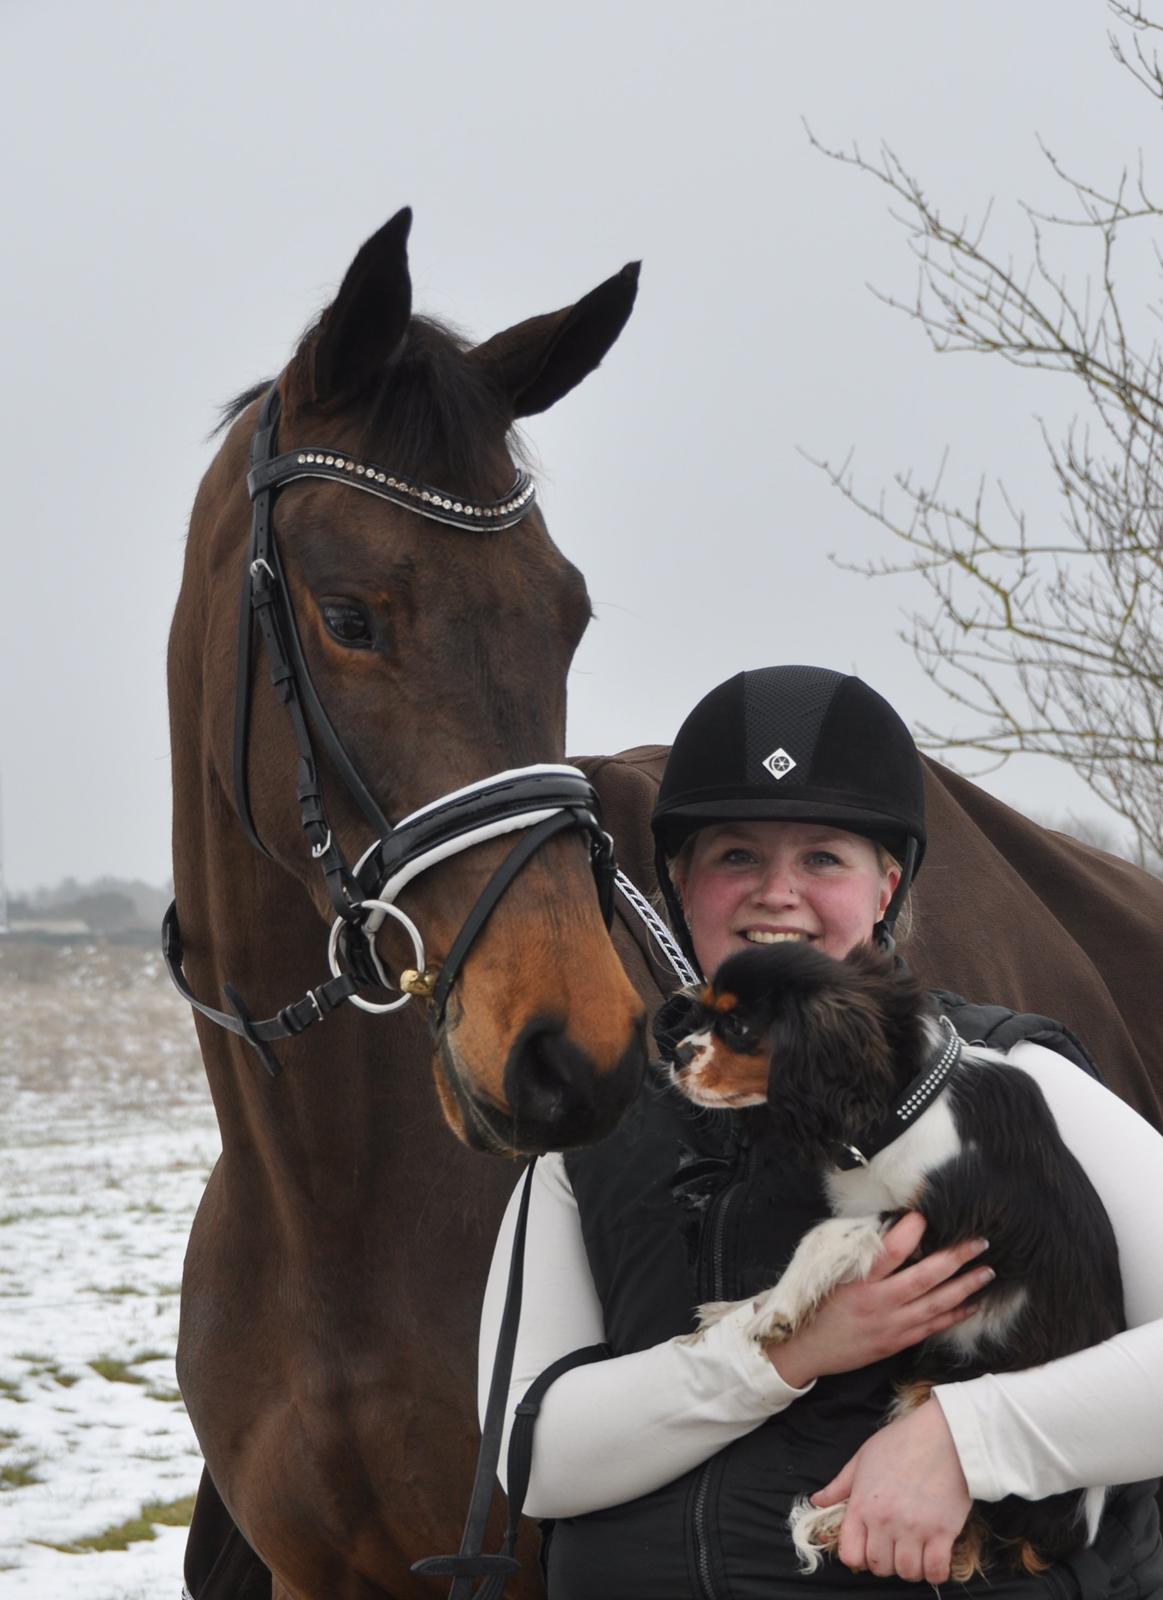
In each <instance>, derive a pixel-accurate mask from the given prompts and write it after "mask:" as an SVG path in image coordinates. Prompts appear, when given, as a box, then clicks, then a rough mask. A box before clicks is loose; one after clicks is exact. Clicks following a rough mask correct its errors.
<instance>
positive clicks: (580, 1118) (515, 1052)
mask: <svg viewBox="0 0 1163 1600" xmlns="http://www.w3.org/2000/svg"><path fill="white" fill-rule="evenodd" d="M643 1059H644V1052H643V1048H642V1038H641V1026H639V1028H638V1029H636V1031H635V1037H634V1040H633V1042H632V1043H631V1045H630V1047H629V1048H628V1049H627V1051H626V1052H625V1054H624V1055H623V1056H622V1058H621V1060H620V1061H618V1062H616V1063H615V1064H614V1066H613V1067H612V1068H611V1069H610V1070H608V1071H607V1072H604V1073H599V1072H598V1071H597V1068H596V1067H595V1064H594V1062H593V1060H592V1059H591V1058H590V1056H589V1055H588V1054H587V1052H586V1051H584V1050H582V1049H581V1048H580V1047H579V1046H578V1045H576V1044H575V1043H574V1042H573V1041H572V1040H571V1039H570V1038H569V1037H568V1036H567V1034H566V1029H565V1023H564V1022H563V1021H562V1020H560V1019H559V1018H557V1017H552V1016H549V1017H535V1018H534V1019H533V1020H532V1021H531V1022H530V1023H528V1024H527V1025H526V1026H525V1028H523V1029H522V1031H521V1033H520V1034H519V1036H518V1037H517V1039H516V1041H515V1042H514V1044H513V1048H512V1049H511V1051H510V1052H509V1059H508V1061H507V1062H506V1063H505V1074H504V1091H505V1098H506V1100H507V1101H508V1104H509V1107H510V1110H511V1113H512V1118H513V1130H514V1134H515V1135H516V1143H517V1144H518V1146H519V1147H520V1148H530V1149H532V1148H541V1149H547V1150H562V1149H567V1148H568V1147H569V1146H571V1145H574V1144H579V1143H586V1142H589V1141H591V1140H593V1139H600V1138H601V1137H602V1136H603V1135H604V1134H606V1133H608V1132H609V1131H610V1129H611V1128H612V1127H613V1126H614V1123H615V1122H616V1121H617V1120H618V1117H619V1116H620V1115H621V1113H622V1111H623V1110H624V1109H625V1107H626V1105H627V1104H628V1103H629V1101H630V1100H631V1099H633V1097H634V1094H635V1093H636V1092H637V1089H638V1085H639V1082H640V1080H641V1076H642V1065H643Z"/></svg>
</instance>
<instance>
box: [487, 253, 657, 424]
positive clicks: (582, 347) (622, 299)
mask: <svg viewBox="0 0 1163 1600" xmlns="http://www.w3.org/2000/svg"><path fill="white" fill-rule="evenodd" d="M640 266H641V263H640V262H638V261H631V262H629V263H628V264H627V265H626V266H624V267H623V268H622V270H621V272H618V273H615V275H614V276H613V277H612V278H607V279H606V281H605V283H600V284H599V285H598V287H597V288H596V289H592V290H591V291H590V293H589V294H587V295H586V296H585V297H584V299H581V300H579V301H578V302H577V304H576V305H573V306H566V307H565V309H564V310H562V311H551V312H549V313H547V314H546V315H545V316H543V317H530V318H529V320H528V321H527V322H519V323H517V325H516V327H513V328H506V330H505V332H504V333H498V334H495V335H494V336H493V338H491V339H489V340H487V341H486V342H485V343H484V344H481V345H478V346H477V347H476V349H475V350H473V351H472V353H471V356H470V359H471V360H472V361H473V362H474V363H475V364H478V365H479V366H481V367H483V368H484V369H486V370H487V372H488V374H489V377H490V379H491V381H492V382H493V383H494V384H495V385H496V387H497V388H499V389H500V390H501V392H502V393H503V394H504V395H506V396H507V397H508V400H509V403H510V405H511V407H512V413H513V416H514V417H529V416H533V415H535V414H536V413H537V412H538V411H547V410H548V409H549V407H550V406H551V405H553V403H554V402H555V401H557V400H560V399H561V397H562V395H563V394H568V393H569V391H570V390H571V389H572V388H574V387H575V385H577V384H579V383H580V382H581V381H582V379H583V378H585V377H587V376H588V375H589V374H590V373H591V372H592V371H593V370H594V368H595V367H596V366H597V365H598V364H599V363H600V362H601V360H602V357H603V356H604V355H605V353H606V351H607V350H608V349H609V348H610V346H611V345H612V344H613V342H614V340H615V339H616V338H617V337H618V335H619V334H620V333H621V331H622V329H623V328H624V327H625V326H626V319H627V318H628V317H629V315H630V312H631V311H632V310H633V308H634V297H635V295H636V294H637V293H638V271H639V268H640Z"/></svg>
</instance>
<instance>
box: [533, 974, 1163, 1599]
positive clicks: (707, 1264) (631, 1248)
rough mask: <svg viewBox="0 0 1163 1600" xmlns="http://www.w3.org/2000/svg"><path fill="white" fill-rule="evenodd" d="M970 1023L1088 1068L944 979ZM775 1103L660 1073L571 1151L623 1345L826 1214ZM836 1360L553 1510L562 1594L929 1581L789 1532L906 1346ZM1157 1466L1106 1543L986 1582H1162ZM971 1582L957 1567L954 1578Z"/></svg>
mask: <svg viewBox="0 0 1163 1600" xmlns="http://www.w3.org/2000/svg"><path fill="white" fill-rule="evenodd" d="M935 997H936V998H937V1000H938V1002H939V1004H940V1005H941V1007H942V1009H943V1010H944V1011H945V1012H946V1013H947V1014H948V1015H949V1016H950V1018H951V1020H952V1021H953V1023H954V1025H955V1026H956V1027H957V1029H958V1032H959V1033H960V1034H961V1035H962V1037H963V1038H968V1039H972V1040H981V1041H985V1042H988V1043H991V1044H994V1045H995V1047H997V1048H1001V1049H1007V1048H1009V1046H1010V1045H1012V1044H1014V1043H1016V1042H1017V1040H1019V1039H1027V1038H1033V1039H1036V1040H1037V1041H1038V1042H1039V1043H1044V1044H1046V1045H1048V1046H1049V1047H1050V1048H1051V1049H1055V1050H1058V1051H1059V1052H1060V1053H1062V1054H1064V1055H1066V1056H1067V1057H1068V1058H1069V1059H1071V1060H1073V1061H1075V1062H1076V1063H1077V1064H1078V1065H1079V1066H1081V1067H1083V1068H1084V1069H1085V1070H1087V1071H1090V1072H1092V1073H1093V1072H1094V1066H1093V1063H1092V1062H1091V1061H1090V1058H1089V1057H1088V1056H1087V1054H1086V1052H1085V1050H1084V1049H1083V1047H1082V1046H1081V1045H1080V1044H1079V1043H1078V1041H1077V1040H1076V1039H1074V1038H1073V1036H1068V1035H1066V1034H1065V1033H1064V1032H1063V1030H1062V1029H1061V1028H1060V1027H1059V1025H1058V1024H1056V1023H1054V1022H1052V1021H1050V1020H1049V1019H1048V1018H1044V1017H1028V1016H1015V1015H1014V1013H1012V1012H1010V1011H1007V1010H1005V1009H1004V1008H1003V1007H980V1006H969V1005H967V1004H966V1002H964V1001H962V1000H961V999H960V998H959V997H958V996H954V995H948V994H945V993H944V992H941V991H935ZM766 1115H767V1114H766V1111H765V1110H764V1109H763V1108H760V1109H758V1110H756V1111H744V1112H739V1113H729V1112H721V1113H710V1114H708V1113H707V1112H704V1111H699V1110H698V1109H696V1108H695V1107H693V1106H691V1105H690V1104H689V1103H688V1102H687V1101H686V1100H684V1099H682V1098H681V1097H680V1096H679V1095H677V1094H676V1093H674V1092H673V1091H672V1090H671V1089H669V1088H668V1087H667V1086H666V1085H665V1084H664V1083H663V1082H662V1081H661V1079H660V1078H656V1077H648V1080H647V1084H646V1087H645V1089H644V1091H643V1094H642V1095H641V1097H640V1098H639V1100H638V1102H637V1104H636V1105H635V1106H634V1107H633V1108H632V1110H631V1111H630V1112H629V1113H628V1114H627V1116H626V1117H625V1118H624V1120H623V1121H622V1123H621V1124H620V1126H619V1127H618V1128H617V1130H616V1131H615V1132H614V1133H613V1134H612V1135H611V1136H610V1137H609V1138H608V1139H606V1140H604V1141H603V1142H602V1143H601V1144H599V1145H595V1146H592V1147H590V1148H588V1149H582V1150H576V1151H571V1152H570V1153H569V1154H567V1156H566V1158H565V1162H566V1169H567V1171H568V1173H569V1177H570V1181H571V1183H572V1185H573V1189H574V1193H575V1195H576V1196H577V1203H578V1210H579V1214H580V1217H581V1226H582V1232H583V1235H584V1239H585V1245H586V1251H587V1255H588V1259H589V1265H590V1270H591V1272H592V1273H593V1278H594V1283H595V1286H596V1288H597V1291H598V1294H599V1297H600V1299H601V1302H602V1306H603V1309H604V1314H605V1323H606V1338H607V1341H608V1343H609V1345H610V1348H611V1351H612V1352H613V1354H615V1355H625V1354H629V1353H630V1352H632V1351H635V1350H642V1349H645V1348H647V1347H648V1346H650V1345H653V1344H657V1343H659V1342H661V1341H662V1340H665V1339H670V1338H672V1337H673V1336H674V1335H676V1334H682V1333H688V1332H690V1330H691V1327H692V1325H693V1324H692V1317H691V1308H692V1307H693V1306H696V1305H698V1304H700V1303H701V1302H702V1301H704V1300H721V1299H728V1300H734V1299H741V1298H743V1297H744V1296H746V1295H750V1294H755V1293H758V1292H759V1291H760V1290H762V1289H764V1288H766V1287H768V1286H769V1285H770V1284H771V1283H773V1282H774V1281H775V1279H776V1278H777V1277H778V1276H779V1274H780V1272H781V1271H782V1269H783V1267H784V1265H785V1264H786V1263H787V1261H788V1260H789V1258H790V1257H791V1254H792V1252H793V1251H794V1249H795V1246H796V1244H797V1242H798V1241H799V1239H800V1237H801V1236H802V1234H803V1233H804V1232H805V1231H806V1229H807V1228H809V1227H810V1226H811V1225H812V1224H813V1223H815V1222H817V1221H819V1220H820V1219H821V1218H823V1217H825V1216H827V1215H828V1208H827V1205H826V1203H825V1200H824V1196H823V1193H822V1190H821V1187H820V1183H819V1179H818V1178H817V1177H816V1175H815V1174H814V1173H813V1172H809V1171H805V1170H797V1169H795V1168H794V1167H792V1166H790V1165H789V1163H788V1160H787V1156H786V1153H784V1152H783V1151H780V1150H778V1149H777V1148H776V1146H775V1145H774V1144H773V1143H772V1142H771V1140H770V1138H769V1136H768V1133H767V1123H766ZM903 1359H905V1358H901V1357H898V1358H895V1359H894V1360H893V1361H887V1362H880V1363H878V1364H877V1365H875V1366H871V1367H866V1368H864V1369H863V1370H861V1371H859V1372H852V1373H844V1374H841V1375H839V1376H836V1377H831V1378H823V1379H821V1380H820V1381H819V1382H818V1383H817V1384H816V1385H815V1387H814V1388H813V1389H812V1390H811V1391H810V1392H809V1393H808V1394H806V1395H804V1396H803V1397H802V1398H800V1399H798V1400H796V1402H795V1403H794V1405H792V1406H790V1407H789V1408H788V1409H787V1410H786V1411H784V1412H782V1413H781V1414H780V1415H778V1416H775V1417H772V1418H770V1419H769V1420H768V1421H767V1422H765V1423H763V1424H762V1425H761V1426H760V1427H758V1428H756V1429H755V1430H754V1431H753V1432H752V1433H749V1434H747V1435H746V1436H745V1437H743V1438H741V1439H738V1440H736V1441H735V1443H734V1444H732V1445H730V1446H728V1447H727V1448H726V1449H725V1450H721V1451H720V1452H719V1453H718V1454H717V1455H715V1456H713V1457H712V1458H711V1459H710V1460H709V1461H707V1462H705V1463H703V1465H702V1466H700V1467H698V1468H696V1469H695V1470H694V1471H692V1472H690V1473H687V1474H686V1475H685V1476H684V1477H682V1478H679V1479H677V1480H676V1481H675V1482H673V1483H669V1484H666V1485H664V1487H663V1488H661V1489H658V1490H656V1491H655V1492H654V1493H653V1494H648V1495H644V1496H642V1497H641V1498H640V1499H638V1500H634V1501H630V1502H629V1503H627V1504H625V1505H620V1506H615V1507H613V1508H611V1509H610V1510H608V1511H600V1512H594V1513H592V1514H590V1515H588V1516H583V1517H572V1518H563V1519H560V1520H558V1521H557V1522H555V1523H554V1524H552V1529H551V1536H550V1538H549V1543H548V1549H547V1553H546V1559H547V1571H548V1577H549V1592H550V1597H551V1600H655V1597H656V1600H688V1597H689V1600H803V1597H804V1596H807V1595H809V1594H812V1593H814V1594H815V1595H817V1596H819V1597H821V1600H829V1597H836V1600H840V1597H848V1596H854V1595H855V1594H856V1593H857V1592H859V1593H860V1594H862V1595H867V1596H869V1597H870V1600H871V1597H872V1596H874V1595H875V1596H876V1597H877V1600H906V1597H907V1600H916V1596H917V1594H918V1592H919V1591H920V1590H921V1589H922V1588H924V1590H925V1592H926V1593H931V1591H930V1590H928V1588H927V1586H922V1585H913V1584H908V1583H903V1582H901V1581H899V1580H886V1579H883V1578H875V1577H872V1576H871V1575H870V1574H854V1573H850V1572H848V1570H847V1569H846V1568H844V1567H842V1566H841V1565H840V1564H839V1563H838V1562H835V1561H828V1562H825V1563H824V1564H823V1566H822V1567H821V1569H820V1571H819V1572H817V1573H816V1574H815V1575H814V1576H813V1577H810V1578H809V1577H805V1576H804V1575H803V1574H802V1573H801V1572H800V1571H799V1568H798V1566H797V1563H796V1559H795V1555H794V1552H793V1550H792V1548H791V1545H790V1541H789V1539H788V1536H787V1516H788V1512H789V1510H790V1508H791V1505H792V1502H793V1501H794V1500H795V1499H796V1497H797V1496H799V1495H800V1494H803V1493H811V1492H812V1491H813V1490H815V1489H817V1488H819V1487H820V1485H821V1484H824V1483H827V1482H828V1480H829V1479H830V1478H832V1477H833V1476H834V1474H835V1473H836V1472H837V1471H838V1470H839V1469H840V1467H842V1466H843V1465H844V1463H845V1462H846V1461H847V1460H848V1459H849V1457H850V1456H852V1455H853V1454H854V1452H855V1451H856V1450H857V1449H858V1448H859V1446H860V1445H861V1444H862V1443H863V1441H864V1440H865V1439H867V1438H868V1437H869V1435H870V1434H871V1433H872V1432H873V1431H874V1430H875V1429H876V1428H877V1427H878V1426H879V1425H880V1423H881V1421H882V1419H883V1417H884V1415H885V1412H886V1409H887V1406H888V1402H889V1399H890V1390H891V1384H892V1380H893V1375H894V1371H895V1370H896V1367H897V1364H898V1362H900V1361H902V1360H903ZM1155 1487H1156V1486H1155V1485H1154V1484H1143V1485H1134V1486H1132V1487H1130V1488H1127V1489H1123V1490H1120V1491H1119V1494H1118V1496H1117V1499H1116V1500H1115V1501H1113V1502H1112V1503H1111V1504H1110V1506H1109V1507H1108V1511H1107V1514H1106V1516H1105V1517H1104V1520H1103V1524H1102V1528H1101V1530H1100V1534H1099V1538H1098V1541H1097V1543H1096V1545H1095V1546H1094V1547H1093V1548H1092V1549H1091V1550H1088V1551H1085V1552H1083V1553H1082V1554H1081V1555H1080V1556H1078V1557H1077V1558H1076V1559H1075V1560H1074V1561H1073V1562H1072V1563H1070V1564H1069V1565H1068V1566H1063V1567H1058V1568H1054V1569H1052V1570H1051V1571H1049V1572H1048V1573H1046V1574H1044V1575H1043V1576H1042V1577H1040V1578H1037V1579H1035V1578H1008V1577H1003V1576H1000V1575H999V1576H997V1577H996V1578H995V1579H994V1580H993V1581H992V1582H990V1583H989V1584H982V1585H980V1586H978V1585H971V1586H970V1592H973V1593H975V1594H976V1593H977V1591H978V1588H979V1587H980V1594H981V1600H987V1597H988V1600H1079V1597H1083V1600H1146V1597H1147V1596H1151V1597H1161V1596H1163V1548H1161V1546H1160V1539H1159V1518H1158V1510H1157V1506H1156V1502H1155V1498H1154V1492H1155ZM955 1587H956V1586H954V1585H948V1586H947V1589H948V1590H953V1589H954V1588H955Z"/></svg>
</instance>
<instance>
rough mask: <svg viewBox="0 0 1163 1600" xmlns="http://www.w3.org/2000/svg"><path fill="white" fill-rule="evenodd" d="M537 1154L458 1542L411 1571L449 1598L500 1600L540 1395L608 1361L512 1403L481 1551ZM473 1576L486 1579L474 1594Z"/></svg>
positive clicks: (646, 915)
mask: <svg viewBox="0 0 1163 1600" xmlns="http://www.w3.org/2000/svg"><path fill="white" fill-rule="evenodd" d="M614 882H615V884H616V886H617V888H618V890H619V891H620V893H621V895H622V898H623V899H624V900H625V901H626V902H627V904H628V905H629V906H630V908H631V909H632V910H633V911H634V912H635V913H636V914H637V916H638V917H639V918H640V920H641V921H642V922H643V923H645V925H646V928H647V931H648V932H649V933H650V935H651V936H652V938H653V939H654V941H655V943H656V944H657V945H658V948H659V949H660V950H661V952H662V954H663V956H664V957H665V958H666V962H667V964H668V965H669V967H670V968H671V970H672V971H673V973H674V975H675V977H676V978H677V979H678V980H679V982H680V983H682V984H687V983H697V982H698V973H697V972H696V971H695V969H694V968H693V967H692V966H691V964H690V962H689V961H688V960H687V959H686V957H685V956H684V955H683V953H682V951H681V950H680V949H679V947H678V943H677V941H676V940H675V938H674V935H673V934H672V933H671V931H670V929H669V928H668V927H667V926H666V924H665V922H663V920H662V918H661V917H660V916H659V915H658V913H657V912H656V911H655V909H654V907H653V906H652V905H651V904H650V902H649V900H647V898H646V896H645V895H644V894H643V893H642V891H641V890H640V889H639V888H638V887H637V886H636V885H635V884H633V883H631V881H630V879H629V878H628V877H627V876H626V874H625V873H624V872H623V871H622V870H621V868H618V869H617V870H616V872H615V874H614ZM536 1165H537V1157H536V1156H534V1157H533V1160H532V1161H531V1162H530V1163H529V1166H528V1168H527V1169H526V1172H525V1187H524V1190H523V1191H522V1194H521V1202H520V1206H519V1208H518V1211H517V1224H516V1227H515V1228H514V1231H513V1250H512V1254H511V1255H510V1257H509V1281H508V1285H507V1287H506V1289H505V1308H504V1310H503V1312H502V1313H501V1327H500V1331H499V1332H498V1334H497V1350H496V1355H495V1357H494V1359H493V1375H492V1379H491V1380H490V1383H489V1398H488V1401H487V1403H486V1405H485V1417H484V1424H483V1426H482V1428H481V1444H480V1451H479V1452H478V1455H477V1465H476V1473H475V1474H474V1476H473V1483H472V1494H471V1496H470V1498H469V1506H468V1515H467V1517H466V1518H465V1524H464V1533H463V1535H462V1536H461V1541H460V1549H459V1550H458V1552H457V1554H456V1555H454V1556H427V1557H426V1558H425V1559H424V1560H423V1561H417V1562H416V1563H415V1564H414V1565H413V1567H412V1571H413V1572H414V1573H416V1574H417V1575H418V1576H420V1577H425V1578H451V1579H452V1586H451V1587H450V1589H449V1591H448V1600H470V1597H471V1600H501V1596H502V1595H503V1594H504V1590H505V1584H506V1583H507V1582H508V1580H509V1579H510V1578H511V1577H512V1576H513V1574H514V1573H515V1572H518V1571H520V1565H521V1564H520V1562H519V1561H518V1560H517V1559H516V1557H515V1556H514V1554H513V1551H514V1549H515V1548H516V1544H517V1530H518V1526H519V1523H520V1520H521V1510H522V1507H523V1506H524V1503H525V1491H526V1490H527V1488H528V1487H529V1471H530V1467H531V1464H532V1460H533V1429H534V1425H535V1423H536V1421H537V1417H538V1415H539V1413H540V1411H541V1402H542V1400H543V1399H544V1398H545V1395H546V1393H547V1391H548V1390H549V1388H550V1386H551V1385H552V1384H553V1383H554V1382H555V1381H556V1379H558V1378H560V1377H561V1375H562V1373H564V1372H568V1371H570V1370H571V1368H573V1367H580V1366H586V1365H588V1364H589V1363H590V1362H591V1361H602V1360H605V1359H606V1358H607V1357H608V1356H609V1354H610V1348H609V1346H608V1345H604V1344H594V1345H587V1346H585V1348H584V1349H581V1350H571V1351H570V1353H569V1354H568V1355H565V1356H562V1357H561V1359H560V1360H558V1361H555V1362H554V1363H553V1364H552V1366H549V1367H547V1368H546V1369H545V1371H544V1372H543V1373H541V1374H540V1376H539V1377H537V1378H536V1379H534V1381H533V1383H532V1384H531V1385H530V1387H529V1389H528V1390H527V1391H526V1393H525V1394H524V1396H523V1397H522V1399H521V1402H520V1404H519V1405H518V1406H517V1408H516V1414H515V1421H514V1423H513V1431H512V1434H511V1436H510V1439H509V1459H508V1467H509V1470H508V1474H507V1482H508V1485H509V1493H508V1501H509V1516H508V1523H507V1526H506V1529H505V1537H504V1540H503V1542H502V1544H501V1548H500V1550H499V1551H498V1552H497V1554H496V1555H492V1556H490V1555H485V1554H484V1539H485V1530H486V1527H487V1525H488V1518H489V1510H490V1507H491V1505H492V1500H493V1490H494V1486H495V1483H496V1476H497V1466H498V1463H499V1462H500V1459H501V1439H502V1436H503V1434H504V1429H505V1406H506V1403H507V1401H508V1395H509V1385H510V1382H511V1380H512V1375H513V1356H514V1353H515V1351H516V1347H517V1329H518V1326H519V1324H520V1321H521V1294H522V1289H523V1286H524V1277H525V1234H526V1227H527V1223H528V1218H529V1197H530V1193H531V1191H532V1188H533V1171H534V1168H535V1167H536ZM474 1578H481V1579H483V1582H482V1583H481V1585H480V1587H479V1588H478V1589H477V1590H476V1592H475V1595H474V1593H473V1588H472V1583H473V1579H474Z"/></svg>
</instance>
